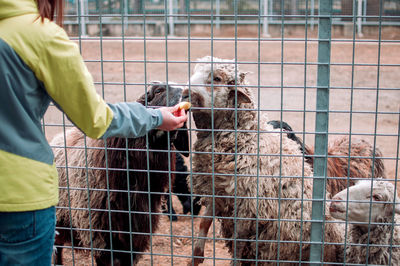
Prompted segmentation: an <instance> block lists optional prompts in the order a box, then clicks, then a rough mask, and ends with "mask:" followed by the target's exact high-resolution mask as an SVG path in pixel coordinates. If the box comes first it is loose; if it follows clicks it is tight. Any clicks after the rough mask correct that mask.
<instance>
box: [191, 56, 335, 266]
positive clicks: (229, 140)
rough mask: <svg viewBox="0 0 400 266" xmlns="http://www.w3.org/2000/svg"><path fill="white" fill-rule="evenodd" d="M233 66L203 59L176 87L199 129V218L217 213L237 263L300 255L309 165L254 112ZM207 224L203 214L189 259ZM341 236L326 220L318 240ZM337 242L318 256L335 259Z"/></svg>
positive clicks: (307, 215) (198, 256)
mask: <svg viewBox="0 0 400 266" xmlns="http://www.w3.org/2000/svg"><path fill="white" fill-rule="evenodd" d="M211 61H213V64H211V63H210V62H211ZM235 67H236V66H235V64H234V61H232V60H222V59H218V58H211V57H204V58H202V59H200V60H199V63H198V64H197V65H196V66H195V69H194V74H193V76H192V77H191V80H190V84H191V87H190V90H189V89H187V90H185V91H184V92H183V99H184V100H187V99H188V98H190V101H191V102H192V104H193V108H192V114H193V118H194V120H195V124H196V127H197V128H198V129H200V130H199V131H197V141H196V142H195V144H194V147H193V149H194V155H193V166H192V170H193V175H192V178H193V193H195V194H199V195H204V196H203V198H202V204H203V205H205V206H206V211H205V214H204V215H205V216H210V217H211V216H213V215H215V216H217V217H220V218H219V220H220V222H221V233H222V236H223V237H224V238H225V239H227V240H226V246H227V247H228V249H229V251H230V253H231V254H232V255H234V254H236V257H235V259H236V260H237V262H239V264H254V263H255V260H258V265H263V264H268V265H270V264H275V261H276V260H280V261H281V262H283V263H284V264H285V262H286V263H290V262H293V263H294V262H295V261H300V260H301V261H307V260H308V259H309V250H310V243H309V241H310V229H311V223H310V222H309V221H310V220H311V201H309V200H307V199H311V198H312V179H311V178H308V177H310V176H312V169H311V166H310V165H309V164H308V163H307V162H304V160H303V155H302V153H301V151H300V149H299V146H298V144H297V143H296V142H295V141H293V140H291V139H289V138H288V137H287V135H286V134H280V133H279V131H280V130H279V129H275V130H274V129H273V127H272V126H271V125H269V124H268V123H267V121H268V119H267V117H266V116H261V117H258V112H257V110H256V109H255V103H254V100H253V96H252V93H251V91H250V90H249V89H248V88H247V87H246V80H245V77H246V73H244V72H242V71H240V70H239V69H236V68H235ZM212 103H213V105H212ZM211 107H213V108H212V109H211ZM211 118H213V119H211ZM210 129H213V130H210ZM258 155H259V156H258ZM189 178H191V177H189ZM221 196H222V197H221ZM301 199H304V200H301ZM232 218H234V219H232ZM211 223H212V219H211V218H210V219H206V218H205V219H203V220H202V222H201V224H200V232H199V239H198V240H197V241H196V243H195V247H194V254H193V255H194V258H193V261H191V263H190V265H192V264H194V265H198V264H199V263H201V262H202V261H203V258H202V257H203V256H204V244H205V239H204V238H205V237H206V236H207V232H208V228H209V226H210V224H211ZM256 232H258V234H256ZM235 233H236V234H235ZM341 238H342V232H341V231H340V229H339V227H338V226H337V225H336V224H332V223H326V224H325V236H324V240H325V243H332V242H334V243H337V242H340V241H341ZM256 239H257V240H258V241H255V240H256ZM265 240H266V241H265ZM300 242H301V243H300ZM336 248H337V247H336V246H335V245H333V244H328V245H324V261H328V262H332V261H336V260H337V258H336V257H337V250H336ZM256 252H257V253H256Z"/></svg>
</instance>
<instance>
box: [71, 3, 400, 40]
mask: <svg viewBox="0 0 400 266" xmlns="http://www.w3.org/2000/svg"><path fill="white" fill-rule="evenodd" d="M318 10H319V1H317V0H310V1H305V0H290V1H280V0H262V1H255V0H250V1H245V0H241V1H233V0H216V1H207V0H195V1H188V0H170V1H160V0H144V1H143V0H108V1H94V0H93V1H91V0H89V1H79V2H78V1H75V0H70V1H68V5H67V12H68V16H67V19H66V23H67V24H70V25H81V34H83V35H86V31H87V26H86V25H98V24H99V23H101V24H103V25H115V24H121V23H124V24H125V29H127V28H128V26H127V25H129V24H136V25H138V24H143V23H144V24H156V23H158V24H159V23H164V22H165V23H166V24H168V32H169V34H172V35H173V34H182V33H181V31H182V30H179V29H178V30H176V29H175V25H185V26H186V25H187V24H190V25H198V24H200V25H201V24H207V25H208V24H210V20H214V21H213V24H214V25H215V26H216V27H217V28H218V29H219V28H220V26H221V25H233V24H237V23H239V24H242V25H254V24H258V23H262V25H263V34H264V35H268V34H269V29H268V27H269V25H277V24H278V25H279V24H291V25H305V24H307V25H309V26H310V27H311V28H313V27H314V25H315V24H316V23H318V21H317V20H316V18H318V17H317V16H318ZM99 15H101V22H100V21H99ZM144 17H146V18H145V21H146V22H143V19H144ZM188 17H190V21H189V20H188ZM331 17H332V24H333V25H350V26H351V22H352V21H355V22H356V25H357V32H358V34H359V35H362V26H367V25H374V26H379V25H396V26H398V25H400V19H399V18H400V3H399V1H398V0H384V1H379V0H360V1H350V0H333V1H332V13H331ZM260 19H261V21H259V20H260Z"/></svg>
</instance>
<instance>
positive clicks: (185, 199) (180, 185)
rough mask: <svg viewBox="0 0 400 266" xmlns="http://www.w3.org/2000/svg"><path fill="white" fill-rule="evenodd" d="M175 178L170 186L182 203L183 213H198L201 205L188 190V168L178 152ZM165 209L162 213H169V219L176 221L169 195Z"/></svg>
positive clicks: (197, 198) (198, 198)
mask: <svg viewBox="0 0 400 266" xmlns="http://www.w3.org/2000/svg"><path fill="white" fill-rule="evenodd" d="M175 171H176V173H175V178H174V184H173V186H172V192H174V193H175V194H177V196H178V199H179V201H180V203H181V204H182V208H183V214H187V213H189V212H190V213H192V214H193V215H198V214H199V212H200V209H201V205H200V204H199V201H200V197H194V198H193V197H192V196H190V190H189V186H188V183H187V182H186V179H187V176H188V168H187V166H186V165H185V161H184V159H183V157H182V155H181V154H180V153H176V160H175ZM192 204H193V210H192ZM166 205H167V209H166V210H165V211H164V213H168V214H170V215H169V216H168V217H170V220H172V221H177V220H178V218H177V217H176V215H174V214H176V211H175V209H174V206H173V204H172V200H171V197H170V196H169V195H168V196H167V204H166Z"/></svg>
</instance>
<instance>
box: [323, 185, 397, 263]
mask: <svg viewBox="0 0 400 266" xmlns="http://www.w3.org/2000/svg"><path fill="white" fill-rule="evenodd" d="M395 197H396V202H395ZM332 200H333V201H332V202H331V205H330V208H329V211H330V213H331V215H332V217H334V218H337V219H340V220H343V221H347V222H351V224H350V225H349V228H348V240H347V242H346V245H347V248H346V263H356V264H366V263H368V264H374V265H389V261H390V263H391V265H400V246H399V245H400V235H399V234H400V230H399V227H398V226H394V225H393V223H392V221H393V220H392V219H393V212H395V213H396V214H400V203H399V201H398V196H397V194H396V192H395V189H394V185H393V184H392V183H390V182H389V181H383V180H377V181H371V180H362V181H359V182H358V183H356V185H354V186H351V187H349V188H348V189H345V190H342V191H341V192H339V193H338V194H336V195H335V196H334V197H333V199H332ZM394 223H396V224H398V219H395V220H394ZM392 231H393V234H392ZM390 245H393V246H397V247H393V248H391V247H390ZM367 250H368V261H367Z"/></svg>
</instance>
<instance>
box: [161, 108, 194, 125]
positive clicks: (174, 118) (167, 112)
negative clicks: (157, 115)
mask: <svg viewBox="0 0 400 266" xmlns="http://www.w3.org/2000/svg"><path fill="white" fill-rule="evenodd" d="M179 106H180V104H177V105H175V106H172V107H161V108H160V111H161V114H162V116H163V122H162V124H161V126H159V127H158V128H159V129H161V130H165V131H171V130H175V129H177V128H180V127H182V126H183V124H184V123H185V122H186V120H187V118H188V116H187V114H186V112H185V109H183V108H180V107H179Z"/></svg>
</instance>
